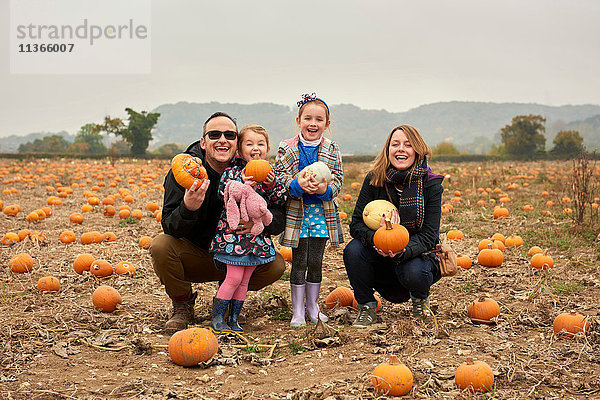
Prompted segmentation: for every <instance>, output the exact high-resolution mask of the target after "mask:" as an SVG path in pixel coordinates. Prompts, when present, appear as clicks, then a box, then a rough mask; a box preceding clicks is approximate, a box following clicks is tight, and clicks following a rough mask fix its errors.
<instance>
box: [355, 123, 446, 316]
mask: <svg viewBox="0 0 600 400" xmlns="http://www.w3.org/2000/svg"><path fill="white" fill-rule="evenodd" d="M429 155H431V149H430V148H429V146H428V145H427V144H426V143H425V141H424V140H423V137H422V136H421V134H420V133H419V132H418V131H417V130H416V129H415V128H414V127H412V126H410V125H401V126H397V127H395V128H394V129H392V131H391V132H390V134H389V135H388V137H387V139H386V142H385V145H384V147H383V149H382V150H381V152H380V153H379V155H378V156H377V158H376V159H375V163H374V166H373V169H372V170H371V171H370V172H369V173H368V174H367V176H366V177H365V180H364V182H363V184H362V187H361V189H360V194H359V196H358V199H357V200H356V206H355V207H354V212H353V214H352V222H351V223H350V235H351V236H352V237H353V238H354V239H353V240H352V241H350V243H348V245H347V246H346V247H345V249H344V264H345V266H346V272H347V273H348V279H349V280H350V284H351V285H352V288H353V289H354V296H355V298H356V301H357V303H358V308H359V314H358V317H357V318H356V320H355V321H354V323H353V326H355V327H359V328H364V327H367V326H368V325H371V324H372V323H374V322H376V320H377V314H376V313H375V310H376V307H377V302H376V300H375V297H374V291H375V290H377V292H379V294H381V295H382V296H383V298H385V299H386V300H388V301H390V302H392V303H401V302H405V301H408V300H409V299H411V300H412V315H413V317H419V316H422V315H423V310H424V309H425V308H426V307H427V305H428V299H429V291H430V287H431V285H433V283H435V282H436V281H437V280H439V279H440V277H441V272H440V268H439V265H438V261H437V259H436V258H435V256H434V255H432V254H427V253H428V252H429V251H431V250H434V249H435V246H436V244H437V243H439V230H440V218H441V215H442V209H441V207H442V193H443V191H444V188H443V187H442V180H443V179H444V176H443V175H436V174H434V173H433V172H431V169H430V168H429V167H428V165H427V156H429ZM373 200H388V201H390V202H391V203H392V204H393V205H394V206H395V207H396V208H397V210H398V213H397V214H396V215H395V219H396V220H397V221H399V222H400V223H401V224H402V225H403V226H404V227H405V228H406V229H407V230H408V233H409V234H410V238H409V241H408V244H407V245H406V247H404V248H403V249H402V250H400V251H398V252H396V253H394V252H393V251H391V250H389V251H387V252H385V251H382V250H381V249H382V247H383V246H382V244H381V243H379V242H378V240H377V238H375V232H376V231H375V230H373V229H372V228H370V227H369V226H368V225H367V224H366V223H365V219H364V217H363V211H364V209H365V207H367V205H368V204H369V203H371V202H372V201H373ZM378 244H379V246H378Z"/></svg>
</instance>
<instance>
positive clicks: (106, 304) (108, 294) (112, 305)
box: [92, 285, 123, 312]
mask: <svg viewBox="0 0 600 400" xmlns="http://www.w3.org/2000/svg"><path fill="white" fill-rule="evenodd" d="M92 303H93V304H94V307H96V308H97V309H99V310H102V311H103V312H113V311H115V310H116V309H117V304H122V303H123V298H122V297H121V295H120V294H119V292H118V291H117V290H116V289H115V288H113V287H110V286H106V285H102V286H98V288H97V289H96V290H94V293H93V294H92Z"/></svg>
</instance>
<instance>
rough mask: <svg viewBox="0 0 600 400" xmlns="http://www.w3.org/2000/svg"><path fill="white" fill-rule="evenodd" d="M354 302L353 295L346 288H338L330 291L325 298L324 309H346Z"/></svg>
mask: <svg viewBox="0 0 600 400" xmlns="http://www.w3.org/2000/svg"><path fill="white" fill-rule="evenodd" d="M353 302H354V293H352V290H350V289H348V288H347V287H343V286H341V287H338V288H335V289H334V290H332V291H331V293H329V294H328V295H327V297H326V298H325V307H327V308H328V309H329V310H332V309H335V308H338V307H348V306H351V305H352V303H353Z"/></svg>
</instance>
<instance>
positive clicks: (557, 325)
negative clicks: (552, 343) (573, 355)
mask: <svg viewBox="0 0 600 400" xmlns="http://www.w3.org/2000/svg"><path fill="white" fill-rule="evenodd" d="M589 327H590V321H589V320H588V318H587V317H585V316H583V315H581V314H579V313H578V312H576V311H575V310H571V312H568V313H562V314H559V315H558V316H557V317H556V318H554V322H553V323H552V328H553V329H554V333H555V334H557V335H564V336H568V337H573V336H575V335H576V334H578V333H583V334H584V335H585V334H586V333H587V331H588V329H589Z"/></svg>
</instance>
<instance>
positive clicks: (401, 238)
mask: <svg viewBox="0 0 600 400" xmlns="http://www.w3.org/2000/svg"><path fill="white" fill-rule="evenodd" d="M408 240H409V235H408V231H407V230H406V228H405V227H403V226H402V225H397V224H392V223H391V222H390V219H389V218H386V220H385V226H382V227H381V228H379V229H377V231H376V232H375V235H374V236H373V244H374V245H375V247H377V248H378V249H379V250H381V251H383V252H384V253H386V254H387V253H389V252H390V251H391V252H392V253H399V252H400V251H401V250H403V249H404V248H405V247H406V245H407V244H408Z"/></svg>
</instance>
